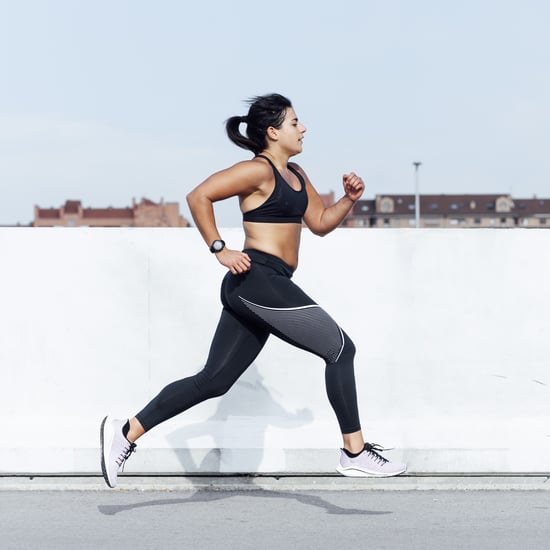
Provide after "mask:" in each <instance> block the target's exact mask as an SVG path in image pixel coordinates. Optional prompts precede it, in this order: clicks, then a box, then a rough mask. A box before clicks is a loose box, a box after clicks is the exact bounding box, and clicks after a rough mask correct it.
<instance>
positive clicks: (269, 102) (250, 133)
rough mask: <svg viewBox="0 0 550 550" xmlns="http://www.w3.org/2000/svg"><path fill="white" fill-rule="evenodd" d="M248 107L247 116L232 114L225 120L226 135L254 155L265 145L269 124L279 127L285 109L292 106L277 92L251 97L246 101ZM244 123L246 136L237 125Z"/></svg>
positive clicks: (283, 117)
mask: <svg viewBox="0 0 550 550" xmlns="http://www.w3.org/2000/svg"><path fill="white" fill-rule="evenodd" d="M248 103H249V105H250V108H249V110H248V115H247V116H232V117H231V118H228V119H227V120H226V122H225V129H226V132H227V137H228V138H229V139H230V140H231V141H232V142H233V143H234V144H235V145H237V146H238V147H242V148H243V149H248V150H249V151H252V152H253V153H254V154H255V155H258V154H260V153H261V152H262V151H263V150H264V149H265V148H266V147H267V140H266V134H267V129H268V128H269V127H270V126H273V128H280V126H281V124H282V123H283V121H284V119H285V115H286V110H287V109H288V108H290V107H292V104H291V103H290V100H288V99H287V98H286V97H284V96H282V95H279V94H270V95H264V96H257V97H253V98H252V99H250V100H249V101H248ZM242 123H245V124H246V136H244V135H243V134H241V132H240V130H239V127H240V125H241V124H242Z"/></svg>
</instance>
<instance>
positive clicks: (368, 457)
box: [336, 443, 407, 477]
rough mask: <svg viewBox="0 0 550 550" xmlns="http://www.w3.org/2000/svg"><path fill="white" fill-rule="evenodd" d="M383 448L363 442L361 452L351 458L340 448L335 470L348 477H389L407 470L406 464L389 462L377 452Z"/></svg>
mask: <svg viewBox="0 0 550 550" xmlns="http://www.w3.org/2000/svg"><path fill="white" fill-rule="evenodd" d="M385 450H387V449H384V448H383V447H381V446H380V445H376V444H371V443H365V448H364V449H363V451H362V452H361V454H360V455H358V456H356V457H354V458H351V457H349V456H348V455H347V454H346V452H345V451H344V450H343V449H341V450H340V462H339V463H338V466H336V471H337V472H339V473H340V474H342V475H343V476H348V477H391V476H398V475H399V474H402V473H403V472H405V471H407V465H406V464H402V463H399V462H390V461H389V460H388V459H387V458H384V457H383V456H382V455H381V454H379V453H378V451H385Z"/></svg>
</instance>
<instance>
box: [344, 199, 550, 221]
mask: <svg viewBox="0 0 550 550" xmlns="http://www.w3.org/2000/svg"><path fill="white" fill-rule="evenodd" d="M342 226H343V227H414V226H415V196H414V195H377V196H376V198H374V199H372V200H359V201H357V202H356V203H355V205H354V207H353V210H352V211H351V212H350V213H349V214H348V216H347V217H346V219H345V220H344V222H343V223H342ZM420 227H450V228H454V227H478V228H490V227H495V228H499V227H502V228H506V227H532V228H533V227H540V228H546V227H549V228H550V199H539V198H536V197H534V198H531V199H515V198H513V197H512V196H510V195H420Z"/></svg>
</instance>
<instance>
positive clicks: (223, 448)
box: [167, 363, 313, 473]
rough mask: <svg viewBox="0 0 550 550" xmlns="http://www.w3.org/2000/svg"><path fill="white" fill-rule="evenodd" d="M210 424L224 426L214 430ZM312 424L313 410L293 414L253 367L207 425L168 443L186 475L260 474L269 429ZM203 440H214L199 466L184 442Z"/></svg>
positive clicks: (175, 436) (176, 435)
mask: <svg viewBox="0 0 550 550" xmlns="http://www.w3.org/2000/svg"><path fill="white" fill-rule="evenodd" d="M184 414H185V413H184ZM211 422H219V423H222V425H221V426H220V429H216V430H212V423H211ZM312 422H313V413H312V412H311V410H310V409H301V410H299V411H296V412H291V411H288V410H286V409H285V408H284V407H283V406H282V405H280V404H279V403H278V402H277V401H276V400H275V399H274V398H273V396H272V395H271V393H270V391H269V389H268V388H267V387H266V386H265V385H264V383H263V377H262V375H261V374H260V373H259V371H258V367H257V366H256V364H255V363H254V364H252V365H251V366H250V367H249V368H248V370H247V371H246V372H245V374H243V376H242V377H241V378H240V379H239V380H238V381H237V382H236V383H235V385H234V386H233V387H232V388H231V389H230V390H229V392H227V393H226V394H225V395H224V396H222V397H221V398H219V404H218V407H217V409H216V412H215V413H214V414H213V415H212V416H211V417H210V418H209V419H208V421H207V422H201V423H197V424H191V425H188V426H184V427H183V428H181V429H177V430H175V431H174V432H172V433H171V434H170V435H168V436H167V439H168V440H169V441H170V442H171V443H172V445H173V446H174V448H175V450H176V451H175V452H176V455H177V457H178V460H179V461H180V462H181V465H182V467H183V471H184V472H200V473H218V472H233V473H235V472H257V471H259V468H260V466H261V464H262V460H263V458H264V444H265V434H266V431H267V429H268V427H269V426H275V427H277V428H283V429H292V428H296V427H299V426H304V425H306V424H310V423H312ZM243 432H245V433H243ZM204 436H209V437H211V438H212V439H213V448H212V450H211V451H210V452H209V453H208V454H207V455H206V456H205V457H204V458H203V459H202V460H200V462H198V463H197V461H196V460H195V459H194V458H193V455H192V454H191V452H190V451H189V449H187V448H183V449H182V448H181V445H182V441H189V440H191V439H194V438H198V437H204ZM241 441H242V443H240V442H241ZM178 447H179V448H178ZM195 456H196V454H195Z"/></svg>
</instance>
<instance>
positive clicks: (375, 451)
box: [365, 443, 391, 464]
mask: <svg viewBox="0 0 550 550" xmlns="http://www.w3.org/2000/svg"><path fill="white" fill-rule="evenodd" d="M390 450H391V449H385V448H384V447H382V445H379V444H378V443H365V451H366V452H367V453H368V454H369V455H370V456H371V457H372V458H373V459H374V461H375V462H379V463H380V464H386V462H389V460H388V459H387V458H384V457H383V456H382V455H381V454H379V453H381V452H383V451H390Z"/></svg>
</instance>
